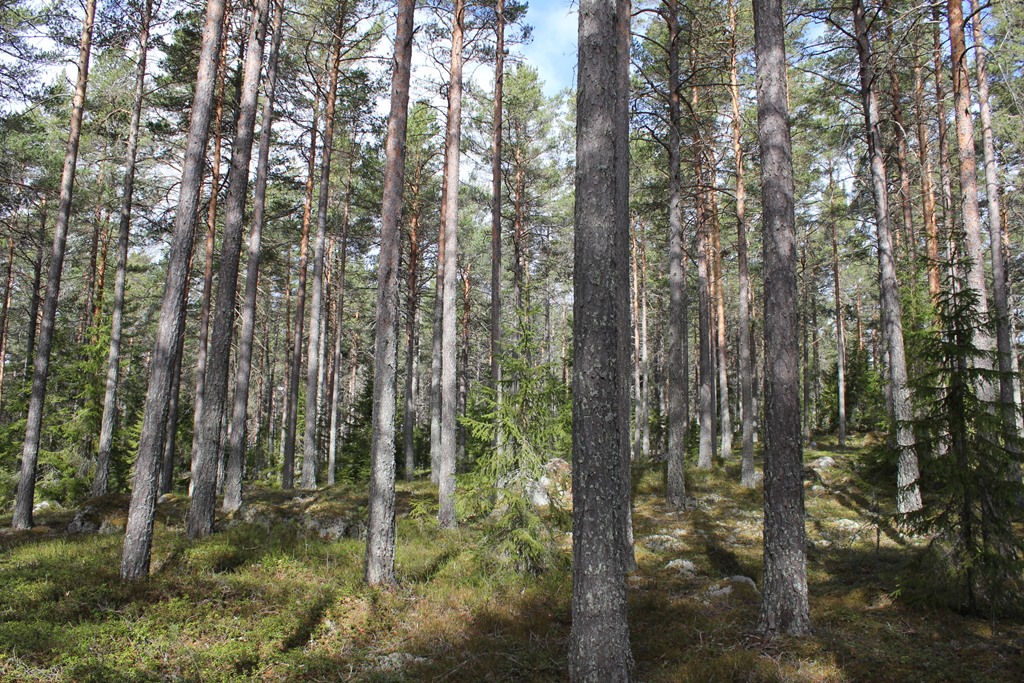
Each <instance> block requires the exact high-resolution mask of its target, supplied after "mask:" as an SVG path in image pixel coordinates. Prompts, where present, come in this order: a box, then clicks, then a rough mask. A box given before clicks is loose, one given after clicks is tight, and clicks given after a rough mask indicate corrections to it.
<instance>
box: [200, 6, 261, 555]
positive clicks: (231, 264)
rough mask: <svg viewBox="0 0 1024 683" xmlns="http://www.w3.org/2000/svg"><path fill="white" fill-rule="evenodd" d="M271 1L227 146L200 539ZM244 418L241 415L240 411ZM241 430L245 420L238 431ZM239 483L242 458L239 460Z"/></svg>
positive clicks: (216, 457)
mask: <svg viewBox="0 0 1024 683" xmlns="http://www.w3.org/2000/svg"><path fill="white" fill-rule="evenodd" d="M268 5H269V0H256V2H255V3H254V4H253V8H252V14H251V17H250V19H249V38H248V44H247V46H246V51H245V66H244V67H243V69H244V71H243V76H242V87H241V93H240V95H239V103H238V122H237V125H236V127H235V140H234V144H233V145H232V148H231V171H230V173H231V185H230V186H229V187H228V193H227V198H226V202H225V207H224V236H223V238H222V243H221V259H220V269H219V272H218V273H217V282H218V285H217V300H216V303H215V304H214V319H213V333H212V335H211V336H210V349H209V364H208V365H207V368H206V396H205V397H204V403H205V405H204V409H203V414H202V416H201V419H200V420H199V422H197V423H196V425H195V431H196V440H195V445H196V448H195V449H194V450H193V453H192V505H191V507H190V508H189V511H188V516H187V519H186V528H187V531H188V537H189V538H191V539H195V538H201V537H203V536H207V535H209V534H211V533H213V522H214V512H215V509H216V503H217V500H216V498H217V482H218V479H219V477H218V470H221V471H223V467H222V466H221V467H219V466H218V464H219V463H221V462H222V460H223V458H222V457H220V453H221V452H222V446H223V445H224V441H223V439H222V433H223V432H226V431H228V423H227V414H226V412H225V409H224V408H225V406H226V405H227V403H228V377H229V376H230V373H229V371H230V367H231V366H230V361H231V334H232V332H233V330H234V326H235V299H236V298H237V293H238V267H239V260H240V257H241V252H242V224H243V222H244V219H245V199H246V195H247V194H248V190H249V161H250V159H251V158H252V143H253V132H254V131H255V128H256V106H257V103H258V100H259V85H260V72H261V69H262V67H263V44H264V42H265V38H266V34H267V13H268ZM243 412H244V409H243ZM243 422H244V416H243ZM241 431H243V432H244V424H243V427H242V430H241ZM238 467H239V471H238V480H239V487H240V486H241V463H238Z"/></svg>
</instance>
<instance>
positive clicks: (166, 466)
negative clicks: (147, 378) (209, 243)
mask: <svg viewBox="0 0 1024 683" xmlns="http://www.w3.org/2000/svg"><path fill="white" fill-rule="evenodd" d="M187 304H188V295H187V294H186V296H185V305H184V306H183V308H187ZM186 315H187V311H183V312H182V316H183V317H184V316H186ZM184 351H185V334H184V329H182V334H181V335H180V336H179V337H178V340H177V342H176V343H175V348H174V352H173V355H174V359H173V360H172V361H171V363H172V365H171V368H172V369H171V390H170V392H169V393H170V397H169V399H168V406H167V427H166V430H165V431H166V433H165V435H164V442H163V444H162V447H161V457H160V465H159V474H158V476H159V479H160V483H159V486H158V488H157V492H158V493H159V494H160V495H163V494H165V493H170V492H171V490H172V489H173V488H174V451H175V449H176V443H177V437H178V402H179V399H180V398H181V359H182V357H183V356H184Z"/></svg>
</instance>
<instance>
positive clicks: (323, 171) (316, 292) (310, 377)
mask: <svg viewBox="0 0 1024 683" xmlns="http://www.w3.org/2000/svg"><path fill="white" fill-rule="evenodd" d="M339 11H340V12H341V16H339V17H338V25H337V27H336V29H335V30H336V33H337V34H336V35H335V38H334V49H333V51H332V55H331V75H330V78H329V79H328V86H327V88H328V90H327V110H326V111H325V112H324V139H323V151H322V152H321V155H320V194H319V197H318V201H317V208H316V240H315V241H314V243H313V290H312V292H311V293H310V300H309V303H310V305H309V342H308V346H307V351H306V424H305V426H306V430H305V436H304V438H303V441H302V478H301V486H302V488H304V489H315V488H316V469H317V460H318V449H317V443H316V426H317V414H318V412H319V411H318V410H317V408H318V407H319V406H318V405H317V386H318V385H319V382H318V381H317V380H318V377H319V372H320V319H321V317H322V315H323V310H322V309H323V295H324V245H325V243H326V241H327V204H328V202H329V201H330V197H331V157H332V155H333V151H334V111H335V106H336V105H337V100H338V72H339V69H340V66H341V30H342V26H343V22H344V20H345V10H344V9H341V10H339Z"/></svg>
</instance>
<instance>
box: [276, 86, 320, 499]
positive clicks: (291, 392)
mask: <svg viewBox="0 0 1024 683" xmlns="http://www.w3.org/2000/svg"><path fill="white" fill-rule="evenodd" d="M318 103H319V99H318V100H316V101H315V102H314V104H313V123H312V124H311V125H310V128H309V166H308V167H307V170H306V199H305V203H304V204H303V207H302V238H301V240H300V242H299V285H298V288H297V290H296V292H295V332H294V337H293V340H292V346H291V351H290V353H289V356H288V357H289V361H290V364H289V369H288V396H287V398H286V399H285V400H286V405H287V413H286V416H285V433H284V462H283V464H282V468H281V488H283V489H290V488H292V486H293V485H294V484H295V436H296V431H297V430H298V419H299V373H300V372H301V370H302V333H303V325H305V323H306V271H307V270H308V269H307V264H308V260H309V226H310V223H311V222H312V215H313V179H314V176H315V174H316V127H317V104H318Z"/></svg>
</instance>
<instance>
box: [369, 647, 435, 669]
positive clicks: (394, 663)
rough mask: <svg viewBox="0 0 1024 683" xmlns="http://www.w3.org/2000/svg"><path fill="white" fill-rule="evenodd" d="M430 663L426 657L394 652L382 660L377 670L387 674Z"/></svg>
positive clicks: (378, 663)
mask: <svg viewBox="0 0 1024 683" xmlns="http://www.w3.org/2000/svg"><path fill="white" fill-rule="evenodd" d="M428 661H430V660H428V659H427V658H426V657H418V656H416V655H414V654H411V653H409V652H392V653H391V654H389V655H384V656H383V657H381V658H380V660H379V661H378V662H377V668H378V669H380V670H381V671H386V672H391V671H401V670H402V669H405V668H406V667H408V666H410V665H412V666H416V665H417V664H426V663H427V662H428Z"/></svg>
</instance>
